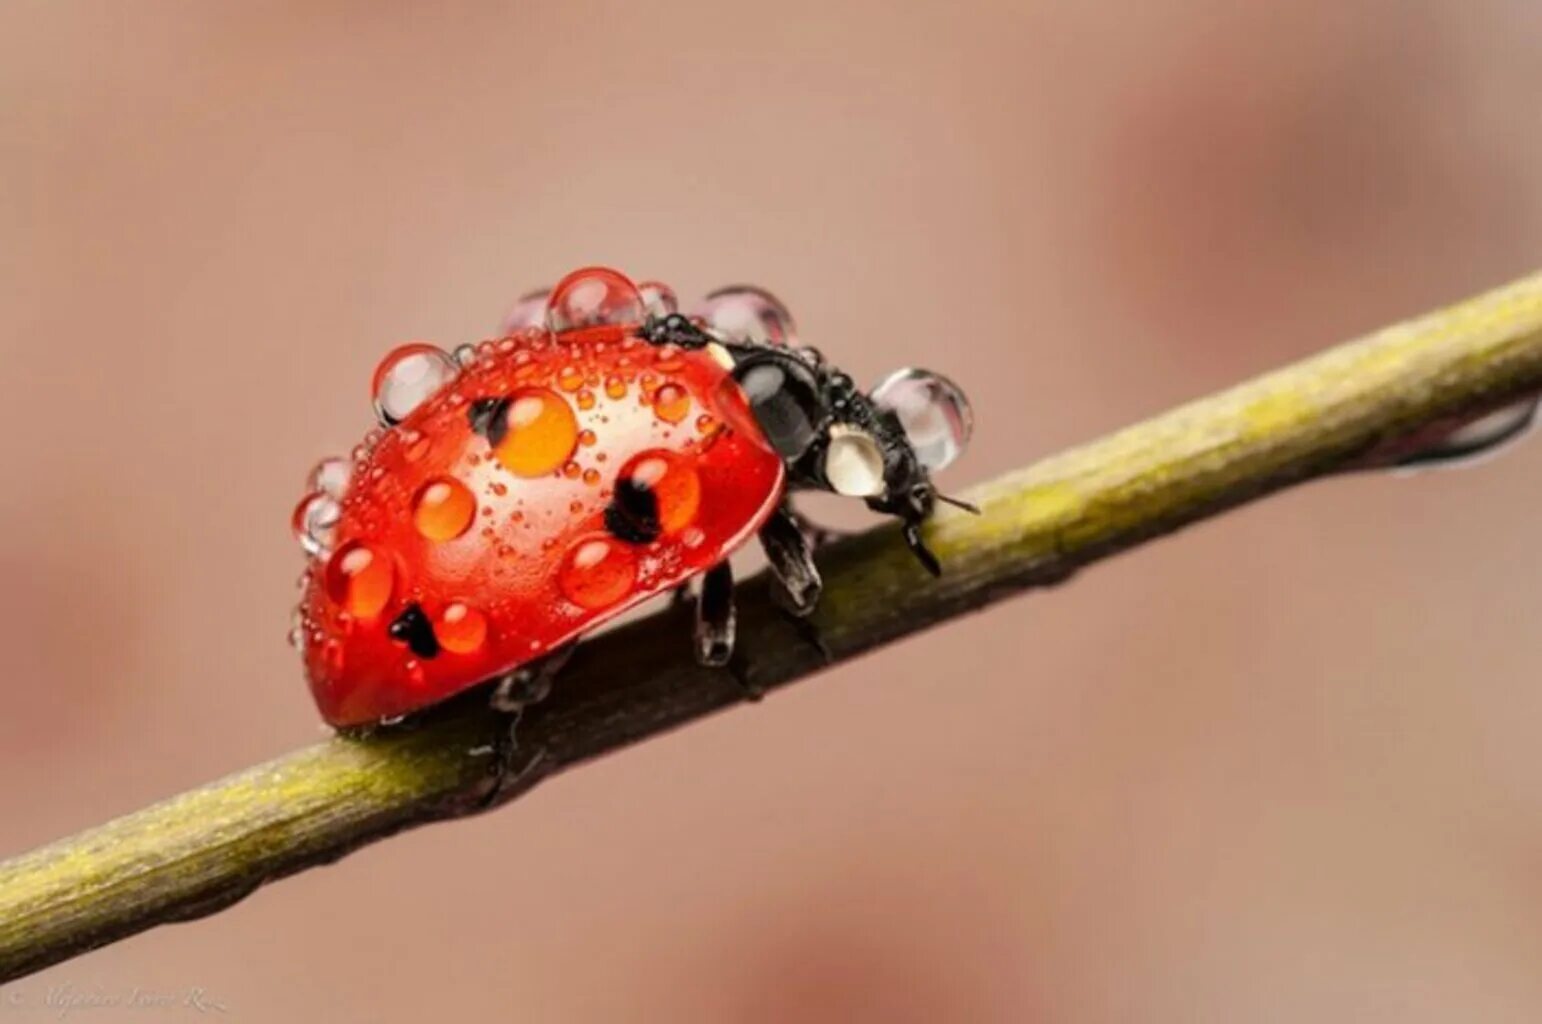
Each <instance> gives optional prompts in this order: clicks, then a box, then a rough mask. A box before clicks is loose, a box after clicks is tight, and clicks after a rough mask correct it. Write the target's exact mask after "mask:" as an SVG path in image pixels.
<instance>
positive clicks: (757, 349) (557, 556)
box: [291, 268, 969, 727]
mask: <svg viewBox="0 0 1542 1024" xmlns="http://www.w3.org/2000/svg"><path fill="white" fill-rule="evenodd" d="M516 314H517V317H518V319H517V320H516V321H514V322H510V323H507V324H506V325H505V336H504V337H503V338H501V339H500V340H498V341H496V342H483V343H482V344H481V345H479V346H477V347H475V348H472V347H470V346H463V347H462V348H460V349H457V350H456V353H455V355H454V356H453V357H452V356H450V355H448V354H446V353H444V352H441V351H440V350H438V349H436V348H434V347H432V346H429V345H424V344H412V345H406V346H402V347H400V348H398V349H396V350H394V351H393V352H392V353H391V354H389V355H388V356H387V357H386V359H385V360H384V361H383V362H382V363H381V365H380V367H379V369H378V370H377V371H376V374H375V379H374V389H373V390H374V405H375V412H376V415H377V418H378V419H379V421H380V424H381V427H382V428H383V429H380V430H375V431H371V433H370V434H369V436H368V437H367V438H366V440H365V443H364V444H362V445H360V446H359V447H358V448H357V449H355V451H354V453H353V458H352V459H351V460H346V461H345V460H341V459H331V460H326V461H324V462H323V463H322V464H321V465H319V466H318V467H317V469H316V470H315V471H313V473H312V477H311V481H310V493H308V494H307V495H306V497H305V498H304V499H303V500H302V501H301V504H300V505H299V507H298V508H297V509H296V511H295V520H294V527H295V531H296V533H297V535H298V536H299V538H300V541H301V544H302V545H303V546H304V547H305V549H306V551H307V552H308V553H309V554H310V555H311V556H312V557H311V559H310V561H309V563H308V565H307V568H306V572H305V575H304V576H303V577H302V580H301V585H302V589H303V593H302V597H301V603H300V607H299V609H298V612H297V621H296V624H295V627H294V630H293V631H292V633H291V639H292V641H293V642H294V643H295V644H296V645H297V646H299V647H300V648H301V650H302V653H303V658H304V663H305V668H306V674H307V676H308V679H309V682H310V686H311V692H312V695H313V696H314V698H315V700H316V704H317V706H318V708H319V709H320V711H321V713H322V716H323V717H324V718H325V719H326V720H327V722H329V723H330V724H332V725H334V726H339V727H349V726H363V725H370V724H374V723H378V722H389V721H392V720H395V719H397V718H400V717H402V716H405V715H408V714H411V713H413V712H415V711H418V710H419V709H422V708H425V707H428V706H430V705H433V704H436V703H438V702H440V701H442V700H445V699H446V698H448V697H451V696H453V695H454V694H456V693H459V692H461V691H463V690H466V689H468V688H470V687H472V686H475V685H477V684H479V683H482V682H485V681H489V680H498V681H499V686H498V689H497V690H496V691H495V704H497V705H498V706H501V707H504V708H506V709H509V710H517V709H518V708H520V707H522V706H524V705H525V704H527V703H529V702H531V701H533V700H538V699H539V698H540V696H541V695H542V694H543V693H544V686H545V685H546V684H548V683H549V675H550V671H554V668H553V666H554V665H555V664H556V663H558V662H559V661H560V657H559V656H560V655H562V654H563V653H564V652H565V651H567V650H568V649H570V646H571V643H572V642H573V641H574V640H575V639H576V638H577V637H579V636H580V635H582V634H584V633H586V632H588V631H590V630H593V629H594V628H596V627H598V626H600V625H602V624H604V623H605V622H607V621H609V620H610V619H612V618H614V617H616V616H617V615H619V614H621V613H622V612H624V611H625V610H626V609H628V608H630V607H632V606H634V605H636V604H637V603H638V602H640V601H643V600H646V599H647V598H649V597H652V596H654V595H658V594H662V593H664V592H666V591H671V590H677V589H679V588H681V587H682V586H683V585H684V584H686V583H687V582H689V581H692V580H693V579H696V578H698V577H699V578H700V580H701V585H700V588H699V589H700V596H699V598H698V600H697V625H696V653H697V657H698V659H699V660H700V661H702V662H703V663H704V664H709V665H723V664H726V663H727V661H728V656H729V653H730V651H731V650H732V644H733V628H734V615H733V605H732V575H731V572H730V570H729V567H728V561H727V560H728V557H729V556H730V555H731V554H732V553H733V552H734V551H735V550H736V549H738V548H739V547H740V546H741V545H743V544H744V543H745V542H746V541H747V540H749V539H750V538H751V537H753V536H755V535H756V534H757V533H758V534H759V536H760V539H761V540H762V542H763V544H764V546H765V548H766V551H767V554H768V556H769V557H770V561H771V569H772V573H773V583H774V590H775V592H776V593H778V594H780V595H781V598H780V603H781V604H782V606H783V607H784V608H785V609H787V610H788V611H789V612H791V613H792V614H794V615H800V616H801V615H807V614H808V613H809V612H810V611H812V609H813V607H814V602H815V601H816V600H817V597H818V593H819V589H820V579H819V575H818V571H817V569H816V568H815V567H814V564H813V559H812V543H811V540H810V537H809V534H808V532H807V531H805V530H804V529H803V528H802V525H801V523H800V521H799V520H798V519H797V517H796V516H795V515H794V514H793V513H792V512H791V510H790V507H789V506H788V504H787V502H786V500H785V499H786V494H787V492H788V491H789V490H791V489H796V488H806V487H817V488H823V489H828V490H834V491H837V492H839V493H842V494H847V495H850V496H854V497H860V498H862V499H863V500H865V501H866V502H867V504H868V505H869V506H870V507H871V508H873V509H875V510H877V511H880V512H885V513H889V514H892V515H895V516H898V517H900V518H901V519H902V520H903V521H904V523H905V533H904V536H905V538H906V540H907V542H908V543H909V544H910V545H911V547H912V549H913V550H914V551H915V552H916V554H917V555H918V557H920V558H921V561H922V564H923V565H925V566H926V567H927V568H929V569H931V570H932V571H933V572H936V571H937V565H936V560H935V559H933V558H932V557H931V554H930V552H928V551H927V550H926V548H925V545H924V543H923V542H922V540H921V537H920V533H919V530H918V527H919V524H920V522H921V521H922V520H923V519H924V518H925V517H926V516H928V515H929V514H930V513H931V510H932V507H933V501H934V499H935V497H936V494H935V491H934V490H933V488H932V485H931V482H930V478H929V476H928V471H929V468H931V467H932V466H933V465H936V464H938V463H939V462H946V461H951V458H952V456H953V455H954V454H956V453H957V451H958V450H959V449H960V448H961V446H962V443H963V441H964V440H967V435H968V430H969V423H968V409H967V405H964V404H963V399H962V395H961V394H959V393H957V391H956V389H954V388H953V387H952V385H951V384H948V383H947V382H946V380H945V379H944V378H938V377H936V376H935V375H928V374H924V373H923V372H922V371H902V373H901V374H900V375H896V376H894V377H891V378H890V379H889V380H887V381H885V382H884V384H882V385H880V387H879V388H878V389H875V391H874V392H873V393H872V394H871V395H869V394H867V393H864V392H861V391H860V390H858V389H857V388H856V387H855V386H854V385H853V383H852V381H851V378H850V377H849V376H847V375H846V374H844V373H841V372H839V371H837V370H835V369H834V368H832V367H829V366H827V365H826V364H825V363H824V360H823V358H822V357H821V356H820V355H819V354H818V353H817V352H816V351H815V350H813V349H804V348H800V347H799V346H797V344H796V337H795V334H794V332H793V329H792V324H791V318H790V317H789V316H787V314H786V311H785V309H784V308H782V307H781V306H780V304H779V303H776V301H775V300H774V299H772V298H771V297H770V296H768V295H766V294H765V293H764V292H760V291H759V290H757V289H748V288H739V289H729V290H725V291H724V292H720V293H715V294H714V295H713V296H709V299H708V304H707V306H706V307H704V310H703V312H702V313H701V315H698V316H697V317H694V318H687V317H683V316H681V315H680V314H678V313H677V312H675V310H674V306H673V295H672V293H670V292H668V290H667V289H665V288H663V286H659V285H651V286H650V285H645V286H643V288H642V289H641V290H639V289H638V287H637V286H635V285H633V284H632V282H630V281H629V280H627V279H626V278H625V277H623V276H622V275H620V274H618V273H616V272H615V271H611V270H606V269H603V268H587V269H585V270H580V271H575V272H574V273H573V274H570V275H568V277H567V278H564V279H563V281H562V282H560V283H559V284H558V285H557V287H556V288H554V289H553V290H552V291H551V292H550V294H549V295H543V296H540V297H536V298H527V299H526V300H522V302H521V304H520V306H518V307H516ZM907 375H908V376H907ZM944 386H945V388H944ZM938 388H944V390H943V391H938V392H936V393H935V394H934V391H935V389H938ZM927 389H933V391H928V390H927ZM938 395H941V398H942V399H944V401H939V400H937V396H938ZM939 416H941V417H942V418H941V419H939V418H938V417H939ZM939 451H941V452H943V455H944V456H945V457H943V458H940V459H939V458H936V457H930V456H929V454H928V453H931V455H932V456H935V454H936V452H939ZM543 666H544V667H543ZM535 683H540V685H539V686H536V685H534V684H535Z"/></svg>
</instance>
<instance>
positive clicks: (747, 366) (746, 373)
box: [734, 354, 824, 459]
mask: <svg viewBox="0 0 1542 1024" xmlns="http://www.w3.org/2000/svg"><path fill="white" fill-rule="evenodd" d="M734 379H735V380H737V381H738V382H739V388H740V390H741V391H743V392H744V397H745V400H746V401H748V402H749V406H750V411H751V412H752V413H753V414H754V416H755V422H756V423H757V424H759V425H760V429H761V432H762V433H763V434H765V435H766V440H767V441H769V442H771V447H772V448H774V449H776V452H777V454H778V455H780V456H781V457H782V458H784V459H796V458H798V457H799V456H801V455H802V454H803V453H804V452H806V451H808V448H809V445H811V444H813V443H814V438H815V437H816V436H817V435H818V432H819V424H820V421H821V420H822V419H823V418H824V408H823V406H822V403H821V402H820V400H819V385H818V383H817V382H816V381H815V380H814V374H813V372H812V371H811V370H809V369H808V367H806V366H804V365H803V364H802V363H800V362H798V361H797V360H795V359H793V358H789V357H788V356H778V355H770V354H766V355H759V356H750V357H749V358H748V359H745V360H742V361H741V362H740V363H739V364H738V366H736V367H734Z"/></svg>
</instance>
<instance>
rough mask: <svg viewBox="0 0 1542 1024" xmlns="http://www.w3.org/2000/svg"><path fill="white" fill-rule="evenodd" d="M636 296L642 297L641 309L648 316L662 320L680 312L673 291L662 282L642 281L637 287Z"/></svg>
mask: <svg viewBox="0 0 1542 1024" xmlns="http://www.w3.org/2000/svg"><path fill="white" fill-rule="evenodd" d="M637 294H638V295H640V296H642V301H643V308H644V309H645V310H647V312H648V315H649V316H652V317H658V318H659V319H663V318H664V317H666V316H668V315H669V314H671V313H677V312H679V311H680V302H679V300H678V299H676V298H675V290H674V289H673V288H671V287H669V285H667V284H665V283H664V282H662V281H643V282H642V283H641V284H639V285H638V286H637Z"/></svg>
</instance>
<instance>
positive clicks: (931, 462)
mask: <svg viewBox="0 0 1542 1024" xmlns="http://www.w3.org/2000/svg"><path fill="white" fill-rule="evenodd" d="M872 397H873V402H874V403H876V404H877V405H878V406H879V407H881V408H884V409H889V410H891V411H893V413H894V415H895V416H897V417H898V418H899V421H900V426H902V427H903V428H904V429H905V437H906V438H908V439H909V441H910V445H911V447H912V448H914V449H915V452H916V458H918V459H920V460H921V464H922V465H923V466H925V467H926V468H927V469H930V470H939V469H943V468H944V467H946V466H948V465H950V464H951V463H952V462H953V461H954V460H955V459H957V458H958V457H959V456H960V455H962V454H963V453H964V449H965V448H966V447H967V446H968V444H969V437H970V435H971V434H973V433H974V413H973V411H972V410H971V409H970V408H969V399H967V398H965V397H964V392H963V391H961V390H960V389H959V387H958V385H957V384H954V383H953V382H952V381H950V380H948V378H946V377H943V376H941V375H939V374H935V373H932V372H930V371H928V370H914V369H908V368H907V369H903V370H896V371H895V372H894V373H892V374H890V375H889V376H888V377H886V378H885V379H884V380H883V382H882V383H880V384H879V385H878V386H877V387H876V388H874V389H873V395H872Z"/></svg>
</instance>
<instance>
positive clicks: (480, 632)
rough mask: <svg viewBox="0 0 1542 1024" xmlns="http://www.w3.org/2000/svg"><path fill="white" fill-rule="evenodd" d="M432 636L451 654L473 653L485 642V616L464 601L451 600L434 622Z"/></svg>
mask: <svg viewBox="0 0 1542 1024" xmlns="http://www.w3.org/2000/svg"><path fill="white" fill-rule="evenodd" d="M434 636H435V637H436V638H437V639H438V640H439V645H440V646H441V647H443V648H444V649H445V650H447V651H449V652H450V653H452V654H474V653H476V652H477V651H479V650H481V649H482V645H483V644H484V643H486V642H487V616H485V615H483V614H482V613H481V612H480V611H478V610H477V609H476V608H473V607H472V606H471V605H469V604H466V603H465V602H464V601H452V602H450V603H449V604H447V605H445V606H444V611H443V612H441V613H440V614H439V620H438V621H437V622H436V623H434Z"/></svg>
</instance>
